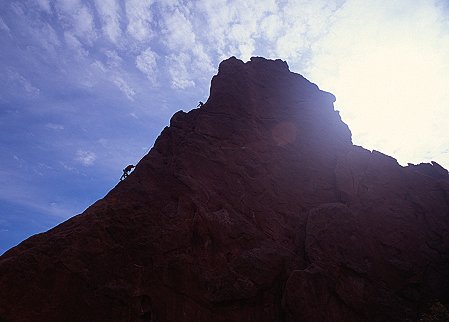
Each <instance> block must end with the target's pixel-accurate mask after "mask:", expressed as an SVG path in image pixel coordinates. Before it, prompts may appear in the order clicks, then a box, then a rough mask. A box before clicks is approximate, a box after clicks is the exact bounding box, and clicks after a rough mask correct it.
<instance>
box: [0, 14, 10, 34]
mask: <svg viewBox="0 0 449 322" xmlns="http://www.w3.org/2000/svg"><path fill="white" fill-rule="evenodd" d="M0 30H4V31H7V32H9V31H10V29H9V27H8V25H7V24H6V22H5V21H4V20H3V18H2V17H0Z"/></svg>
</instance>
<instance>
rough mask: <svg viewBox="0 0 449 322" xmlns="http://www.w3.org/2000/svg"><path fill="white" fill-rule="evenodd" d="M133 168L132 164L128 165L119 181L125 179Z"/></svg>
mask: <svg viewBox="0 0 449 322" xmlns="http://www.w3.org/2000/svg"><path fill="white" fill-rule="evenodd" d="M134 168H135V166H134V165H132V164H130V165H128V166H127V167H126V168H125V169H123V174H122V176H121V177H120V181H122V180H124V179H126V177H127V176H128V175H129V173H130V172H131V170H132V169H134Z"/></svg>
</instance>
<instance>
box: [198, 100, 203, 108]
mask: <svg viewBox="0 0 449 322" xmlns="http://www.w3.org/2000/svg"><path fill="white" fill-rule="evenodd" d="M203 105H204V103H203V102H201V101H200V102H199V103H198V105H197V106H196V107H203Z"/></svg>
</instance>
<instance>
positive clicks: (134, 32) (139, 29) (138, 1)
mask: <svg viewBox="0 0 449 322" xmlns="http://www.w3.org/2000/svg"><path fill="white" fill-rule="evenodd" d="M153 2H154V1H153V0H128V1H126V2H125V9H126V17H127V19H128V27H127V32H128V33H129V34H130V35H131V36H132V37H133V38H134V39H136V40H138V41H139V42H145V41H148V40H150V38H151V37H152V36H153V34H154V33H153V30H152V27H151V22H152V12H151V5H152V4H153Z"/></svg>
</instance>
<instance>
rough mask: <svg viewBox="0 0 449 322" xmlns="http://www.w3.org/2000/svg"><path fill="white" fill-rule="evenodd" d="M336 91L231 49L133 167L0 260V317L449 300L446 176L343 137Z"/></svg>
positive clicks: (126, 315) (412, 305)
mask: <svg viewBox="0 0 449 322" xmlns="http://www.w3.org/2000/svg"><path fill="white" fill-rule="evenodd" d="M334 101H335V97H334V96H333V95H332V94H330V93H327V92H324V91H321V90H320V89H318V87H317V86H316V85H314V84H312V83H310V82H309V81H307V80H306V79H305V78H303V77H302V76H301V75H298V74H295V73H292V72H290V71H289V69H288V66H287V64H286V63H285V62H282V61H280V60H276V61H271V60H265V59H263V58H252V59H251V61H250V62H248V63H243V62H242V61H240V60H237V59H235V58H230V59H228V60H225V61H223V62H222V63H221V64H220V67H219V71H218V74H217V75H216V76H214V78H213V79H212V85H211V90H210V97H209V99H208V100H207V102H206V103H205V104H204V106H202V107H201V108H199V109H194V110H192V111H190V112H188V113H185V112H182V111H180V112H177V113H176V114H175V115H173V117H172V119H171V121H170V126H169V127H167V128H165V129H164V130H163V132H162V133H161V135H160V136H159V138H158V139H157V141H156V143H155V145H154V147H153V148H152V149H151V151H150V152H149V153H148V155H146V156H145V157H144V158H143V159H142V160H141V161H140V163H139V164H138V165H137V167H136V169H135V171H134V172H133V173H132V174H131V175H130V176H129V177H128V178H127V179H126V180H124V181H123V182H121V183H119V184H118V185H117V186H116V187H115V188H114V189H113V190H112V191H111V192H110V193H109V194H108V195H107V196H106V197H105V198H104V199H102V200H100V201H98V202H97V203H95V204H94V205H92V206H91V207H90V208H89V209H87V210H86V211H85V212H84V213H83V214H81V215H79V216H76V217H73V218H71V219H70V220H68V221H66V222H65V223H63V224H61V225H59V226H57V227H55V228H53V229H51V230H50V231H48V232H46V233H43V234H39V235H36V236H33V237H31V238H29V239H28V240H26V241H24V242H23V243H21V244H20V245H18V246H17V247H14V248H12V249H11V250H9V251H8V252H6V253H5V254H4V255H3V256H2V257H1V258H0V317H1V318H0V320H1V321H9V322H19V321H43V322H45V321H49V322H50V321H55V322H56V321H67V322H71V321H153V322H155V321H158V322H159V321H160V322H162V321H164V322H166V321H218V322H225V321H254V322H256V321H257V322H263V321H313V322H317V321H349V322H350V321H406V320H407V319H409V320H412V321H414V320H416V318H417V314H418V312H419V311H421V310H422V309H423V308H425V307H426V305H427V304H428V303H430V301H431V300H433V299H439V300H440V301H442V302H444V301H447V300H448V299H449V176H448V173H447V171H446V170H444V169H443V168H441V167H440V166H439V165H438V164H437V163H432V164H421V165H417V166H415V165H409V166H407V167H402V166H400V165H399V164H398V163H397V162H396V160H395V159H393V158H391V157H389V156H386V155H384V154H382V153H380V152H377V151H373V152H370V151H368V150H365V149H363V148H361V147H358V146H354V145H352V142H351V133H350V131H349V129H348V127H347V126H346V124H344V123H343V122H342V121H341V119H340V116H339V114H338V112H336V111H334V108H333V102H334Z"/></svg>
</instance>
